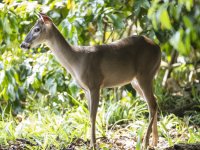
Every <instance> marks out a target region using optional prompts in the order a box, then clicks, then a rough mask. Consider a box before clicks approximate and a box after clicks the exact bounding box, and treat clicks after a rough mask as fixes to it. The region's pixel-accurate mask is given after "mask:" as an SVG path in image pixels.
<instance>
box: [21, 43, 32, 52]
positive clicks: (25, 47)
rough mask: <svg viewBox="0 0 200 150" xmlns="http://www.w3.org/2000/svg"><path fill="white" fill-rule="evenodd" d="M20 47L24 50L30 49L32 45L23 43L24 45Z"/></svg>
mask: <svg viewBox="0 0 200 150" xmlns="http://www.w3.org/2000/svg"><path fill="white" fill-rule="evenodd" d="M20 47H21V48H22V49H26V50H27V49H30V47H31V46H30V44H29V43H26V42H22V44H21V45H20Z"/></svg>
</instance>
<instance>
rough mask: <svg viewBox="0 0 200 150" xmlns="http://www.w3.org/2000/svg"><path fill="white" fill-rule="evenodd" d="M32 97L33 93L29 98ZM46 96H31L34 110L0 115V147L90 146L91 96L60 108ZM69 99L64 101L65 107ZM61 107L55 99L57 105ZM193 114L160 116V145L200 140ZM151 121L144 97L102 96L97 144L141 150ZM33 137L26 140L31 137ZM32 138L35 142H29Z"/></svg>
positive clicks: (160, 146) (54, 147)
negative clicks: (117, 99) (110, 98)
mask: <svg viewBox="0 0 200 150" xmlns="http://www.w3.org/2000/svg"><path fill="white" fill-rule="evenodd" d="M30 99H31V98H30ZM46 100H47V98H45V97H44V99H43V101H41V100H37V99H35V101H32V102H31V100H30V105H31V107H30V106H27V107H28V108H29V109H25V110H24V111H22V112H21V113H20V114H18V115H17V116H13V115H12V114H11V113H4V111H3V113H1V114H0V131H1V132H0V147H4V148H6V147H9V145H12V144H13V143H14V145H17V143H18V146H19V145H20V144H21V145H22V144H23V143H28V142H29V144H24V145H23V146H25V148H26V149H41V150H43V149H45V150H46V149H66V148H75V149H88V146H89V139H90V134H89V127H90V122H89V112H88V110H87V105H86V100H82V101H79V100H76V99H74V101H76V103H78V105H76V106H74V107H67V108H65V109H63V110H60V109H57V108H61V106H59V107H53V106H52V105H50V104H48V103H46V102H45V101H46ZM64 103H65V102H62V103H60V104H59V105H63V106H64ZM55 106H56V104H55ZM190 119H191V116H185V117H184V118H179V117H177V116H175V115H173V114H169V115H162V114H160V116H159V121H158V131H159V144H158V147H157V149H162V148H165V147H168V146H172V145H174V144H175V143H196V142H199V141H200V129H199V127H198V126H196V125H194V124H193V125H192V124H191V123H190V122H191V121H190ZM147 125H148V110H147V105H146V103H145V102H144V101H141V100H140V99H139V98H134V97H132V96H131V94H130V93H127V92H126V93H125V95H124V96H123V98H122V100H121V101H108V100H107V101H106V100H105V99H104V98H102V100H101V102H100V106H99V109H98V115H97V123H96V127H97V132H96V135H97V143H98V145H99V148H100V149H102V150H109V149H132V148H135V149H136V150H140V149H141V145H142V137H143V135H144V133H145V131H146V127H147ZM26 140H27V141H28V142H27V141H26ZM30 143H31V144H30Z"/></svg>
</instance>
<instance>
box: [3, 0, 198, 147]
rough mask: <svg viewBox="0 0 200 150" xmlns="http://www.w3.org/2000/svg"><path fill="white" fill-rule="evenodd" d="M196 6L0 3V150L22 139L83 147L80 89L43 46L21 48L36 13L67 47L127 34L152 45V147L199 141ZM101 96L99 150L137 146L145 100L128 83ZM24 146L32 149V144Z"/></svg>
mask: <svg viewBox="0 0 200 150" xmlns="http://www.w3.org/2000/svg"><path fill="white" fill-rule="evenodd" d="M199 7H200V1H198V0H178V1H170V0H164V1H159V0H152V1H148V0H95V1H94V0H67V1H61V0H59V1H53V0H39V1H31V0H29V1H21V0H4V1H2V2H1V1H0V131H1V132H0V149H1V145H2V147H4V146H5V145H12V142H11V141H14V143H15V145H17V144H18V145H19V143H20V139H21V143H23V142H22V141H24V140H25V139H26V140H28V141H29V142H30V141H31V142H32V143H36V144H35V146H34V144H33V145H32V147H35V148H36V149H37V148H38V147H40V148H41V149H46V148H47V149H62V148H64V147H65V148H66V147H69V148H70V147H71V148H72V147H74V146H76V147H81V149H87V146H88V142H87V139H88V138H89V136H88V129H89V117H88V110H87V102H86V100H85V97H84V93H83V91H82V90H81V89H80V88H79V87H77V86H76V84H75V82H74V80H73V79H72V78H71V76H70V74H68V73H67V72H66V70H65V69H64V68H63V67H62V66H61V65H60V64H58V62H57V61H56V60H55V58H54V56H53V55H52V54H51V52H50V51H49V50H48V48H47V47H45V45H41V46H40V47H38V48H36V49H32V50H30V51H23V50H21V49H20V47H19V45H20V43H21V42H22V40H23V39H24V37H25V35H26V34H27V33H28V31H29V30H30V29H31V27H32V26H33V24H34V23H35V21H36V20H37V13H38V12H40V11H42V12H44V13H46V14H48V15H49V16H50V17H51V18H52V19H53V21H54V23H55V24H56V25H57V26H58V28H59V30H60V31H61V33H62V34H63V35H64V36H65V38H66V39H67V40H68V41H69V42H70V43H71V44H75V45H96V44H102V43H109V42H112V41H114V40H117V39H121V38H123V37H127V36H129V35H132V34H137V35H146V36H148V37H150V38H151V39H153V40H154V41H155V42H156V43H158V44H159V45H160V46H161V49H162V64H161V68H160V71H159V73H158V75H157V77H156V80H155V87H154V88H155V94H156V96H157V99H158V104H159V108H160V110H159V111H160V117H159V120H160V121H159V124H158V126H159V135H160V141H159V145H158V147H159V148H161V147H162V148H163V147H166V146H172V145H173V144H174V143H180V142H184V143H195V142H198V141H200V129H199V125H200V121H199V117H200V113H199V111H200V84H199V82H200V80H199V79H200V42H199V41H200V28H199V24H200V11H199ZM101 95H102V96H101V103H100V106H99V113H98V117H97V130H98V132H97V136H98V137H101V138H99V139H98V142H99V145H100V147H101V148H102V149H110V148H112V147H114V148H118V149H120V148H121V149H130V148H131V147H135V148H136V149H140V147H141V141H142V136H143V134H144V132H145V128H146V127H147V123H148V110H147V105H146V104H145V102H144V101H141V100H140V98H139V97H137V96H136V95H135V92H134V91H133V90H131V88H130V86H129V85H127V86H125V87H121V88H115V89H105V90H102V91H101ZM104 137H107V138H104ZM124 141H126V142H124ZM127 141H130V143H129V142H128V143H127ZM3 145H4V146H3ZM77 145H79V146H77ZM25 146H26V147H29V149H31V148H30V147H31V144H26V145H25Z"/></svg>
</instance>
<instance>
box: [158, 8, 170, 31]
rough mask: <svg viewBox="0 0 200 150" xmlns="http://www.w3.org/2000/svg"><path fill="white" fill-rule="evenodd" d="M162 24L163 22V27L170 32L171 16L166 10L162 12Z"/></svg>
mask: <svg viewBox="0 0 200 150" xmlns="http://www.w3.org/2000/svg"><path fill="white" fill-rule="evenodd" d="M159 19H160V22H161V25H162V26H163V27H164V28H166V29H168V30H170V29H171V28H172V25H171V22H170V19H169V15H168V12H167V10H166V9H164V10H161V13H160V17H159Z"/></svg>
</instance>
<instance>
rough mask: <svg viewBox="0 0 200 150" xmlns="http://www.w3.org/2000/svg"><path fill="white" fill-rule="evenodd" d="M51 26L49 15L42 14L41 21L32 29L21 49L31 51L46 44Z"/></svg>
mask: <svg viewBox="0 0 200 150" xmlns="http://www.w3.org/2000/svg"><path fill="white" fill-rule="evenodd" d="M51 25H52V21H51V19H50V18H49V17H48V16H47V15H45V14H42V13H40V14H39V19H38V20H37V22H36V24H35V25H34V26H33V27H32V29H31V30H30V32H29V33H28V35H27V36H26V38H25V40H24V41H23V42H22V44H21V45H20V47H21V48H22V49H30V48H34V47H36V46H37V45H39V44H41V43H43V42H45V39H47V36H48V33H49V32H48V29H49V28H50V26H51Z"/></svg>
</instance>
